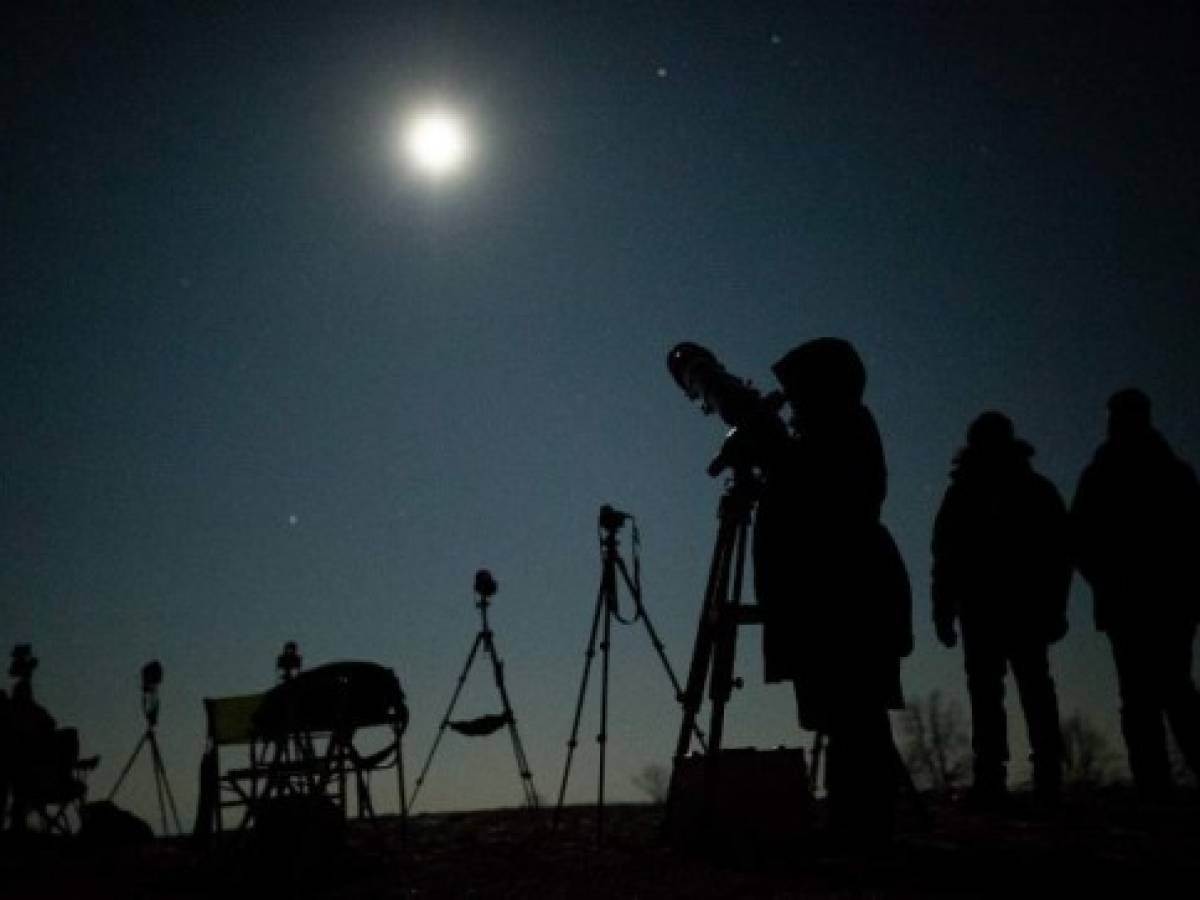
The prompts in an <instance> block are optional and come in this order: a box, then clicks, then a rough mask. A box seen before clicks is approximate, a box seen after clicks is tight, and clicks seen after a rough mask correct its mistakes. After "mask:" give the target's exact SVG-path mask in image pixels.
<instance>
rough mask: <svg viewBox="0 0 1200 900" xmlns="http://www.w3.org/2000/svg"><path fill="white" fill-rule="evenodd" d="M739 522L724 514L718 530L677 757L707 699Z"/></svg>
mask: <svg viewBox="0 0 1200 900" xmlns="http://www.w3.org/2000/svg"><path fill="white" fill-rule="evenodd" d="M736 526H737V523H736V522H735V521H732V520H731V519H730V518H729V517H727V516H722V517H721V524H720V527H719V528H718V529H717V541H716V545H715V546H714V547H713V556H712V562H711V564H710V566H709V571H708V583H707V585H706V586H705V589H704V601H703V604H702V605H701V608H700V623H699V625H698V626H697V629H696V641H695V643H694V644H693V647H692V662H691V666H690V667H689V668H688V678H687V685H686V687H685V688H684V691H683V724H682V725H681V726H680V729H679V738H678V740H677V741H676V744H675V760H676V761H678V760H681V759H683V758H684V757H685V756H686V755H687V751H688V746H689V745H690V744H691V741H692V734H693V732H694V731H695V729H696V717H697V716H698V715H699V713H700V706H701V704H702V703H703V702H704V684H705V682H706V681H707V680H708V668H709V663H710V662H711V660H712V652H713V644H714V642H715V639H716V635H717V617H718V616H719V615H720V608H721V606H723V605H724V595H725V590H726V586H727V585H728V582H729V561H730V558H731V556H732V552H733V546H734V544H735V542H736V540H737V527H736ZM719 749H720V744H719V743H713V742H712V741H711V740H710V746H709V752H715V751H716V750H719Z"/></svg>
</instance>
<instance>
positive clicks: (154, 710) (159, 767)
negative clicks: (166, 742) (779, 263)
mask: <svg viewBox="0 0 1200 900" xmlns="http://www.w3.org/2000/svg"><path fill="white" fill-rule="evenodd" d="M142 712H143V713H144V715H145V716H146V730H145V732H144V733H143V734H142V737H141V739H140V740H138V742H137V746H135V747H134V748H133V753H132V755H131V756H130V757H129V761H128V762H127V763H125V768H123V769H122V770H121V774H120V775H119V776H117V782H116V784H114V785H113V788H112V790H111V791H109V792H108V799H109V800H110V801H111V800H112V798H113V797H115V796H116V795H117V791H119V790H120V789H121V785H122V784H123V783H124V782H125V776H126V775H128V774H129V771H130V769H132V768H133V764H134V762H135V761H136V760H137V758H138V755H139V754H140V753H141V752H142V748H143V747H147V746H148V747H149V748H150V763H151V767H152V769H153V771H154V791H155V793H156V794H157V796H158V814H159V816H160V817H161V819H162V831H163V834H168V833H169V832H168V831H167V805H166V803H164V802H163V798H164V796H165V797H166V801H167V803H169V804H170V807H171V818H172V819H174V820H175V833H176V834H183V827H182V826H181V825H180V824H179V812H178V811H177V810H176V809H175V795H174V794H173V793H172V792H171V784H170V782H168V781H167V769H166V766H164V765H163V759H162V753H161V752H160V751H159V749H158V738H157V737H156V736H155V726H156V725H157V724H158V697H157V694H156V693H155V692H147V693H144V694H143V695H142Z"/></svg>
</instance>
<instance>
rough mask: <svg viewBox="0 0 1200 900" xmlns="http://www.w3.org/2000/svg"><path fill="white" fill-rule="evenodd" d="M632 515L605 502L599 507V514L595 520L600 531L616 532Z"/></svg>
mask: <svg viewBox="0 0 1200 900" xmlns="http://www.w3.org/2000/svg"><path fill="white" fill-rule="evenodd" d="M632 518H633V516H632V515H630V514H629V513H627V512H621V510H619V509H613V508H612V507H611V506H609V505H608V504H607V503H605V504H604V505H603V506H602V507H600V515H599V517H598V519H597V522H598V524H599V526H600V530H601V531H608V532H614V533H615V532H617V531H620V530H621V527H622V526H623V525H624V524H625V523H626V522H627V521H628V520H629V519H632Z"/></svg>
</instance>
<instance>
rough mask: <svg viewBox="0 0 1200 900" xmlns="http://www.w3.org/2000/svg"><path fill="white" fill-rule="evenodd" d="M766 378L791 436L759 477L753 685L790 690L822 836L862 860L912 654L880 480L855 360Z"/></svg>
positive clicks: (879, 454) (880, 806)
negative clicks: (852, 849) (812, 743)
mask: <svg viewBox="0 0 1200 900" xmlns="http://www.w3.org/2000/svg"><path fill="white" fill-rule="evenodd" d="M772 370H773V372H774V373H775V375H776V377H777V378H778V380H779V383H780V385H781V386H782V388H783V392H784V396H785V398H786V400H787V402H788V404H789V406H790V408H791V413H792V417H791V425H792V432H791V434H790V436H788V437H787V438H786V445H785V446H784V447H781V448H778V449H777V450H776V452H774V453H773V454H772V455H771V458H770V460H769V462H768V464H767V465H765V466H764V483H763V489H762V495H761V498H760V500H759V503H758V511H757V515H756V518H755V529H754V582H755V593H756V595H757V597H758V603H759V606H760V608H761V610H762V612H763V662H764V669H765V673H764V674H765V678H766V680H767V681H768V682H784V681H790V682H792V685H793V689H794V691H795V695H796V705H797V713H798V717H799V720H800V726H801V727H802V728H804V729H806V730H810V731H815V732H817V733H819V734H824V735H827V736H828V738H829V754H828V764H827V766H826V770H825V787H826V792H827V796H828V800H829V815H830V825H831V828H832V830H833V831H834V832H835V836H836V837H837V838H838V839H844V840H845V841H846V842H847V843H848V844H850V845H851V846H860V845H862V844H864V843H872V842H875V841H877V840H886V838H887V837H888V836H889V835H890V833H891V829H892V816H893V805H894V798H895V791H896V787H897V785H898V783H899V770H898V766H899V765H900V763H899V757H898V754H897V753H896V748H895V745H894V743H893V742H892V735H891V725H890V721H889V719H888V710H889V709H898V708H901V707H902V706H903V698H902V696H901V686H900V658H901V657H903V656H907V655H908V653H909V652H910V651H911V649H912V623H911V594H910V591H909V583H908V574H907V572H906V571H905V569H904V563H903V561H902V559H901V558H900V554H899V551H898V550H897V549H896V545H895V543H894V542H893V541H892V539H891V535H890V534H888V532H887V530H886V529H885V528H884V527H883V526H882V525H881V524H880V521H879V516H880V508H881V506H882V504H883V500H884V497H885V495H886V493H887V469H886V466H885V463H884V455H883V447H882V443H881V441H880V438H879V431H878V429H877V427H876V425H875V420H874V418H873V417H872V415H871V413H870V411H869V410H868V409H867V407H866V406H864V405H863V402H862V394H863V389H864V387H865V385H866V370H865V368H864V367H863V364H862V361H861V359H860V358H859V356H858V354H857V352H856V351H855V350H854V348H853V347H852V346H851V345H850V344H849V343H848V342H846V341H844V340H841V339H839V338H820V339H817V340H813V341H808V342H806V343H804V344H801V345H800V346H798V347H796V348H795V349H793V350H792V351H791V352H790V353H788V354H787V355H786V356H784V357H783V358H782V359H781V360H779V362H777V363H776V364H775V365H774V366H773V367H772Z"/></svg>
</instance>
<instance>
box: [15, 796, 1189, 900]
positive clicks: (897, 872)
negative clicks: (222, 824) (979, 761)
mask: <svg viewBox="0 0 1200 900" xmlns="http://www.w3.org/2000/svg"><path fill="white" fill-rule="evenodd" d="M924 802H925V805H926V809H927V811H928V821H927V822H922V820H921V818H920V817H919V816H918V815H917V811H916V809H915V807H914V806H913V805H912V804H911V803H909V804H908V805H907V807H906V808H902V810H901V816H900V827H899V829H898V833H897V836H896V839H895V840H894V842H892V844H891V845H889V846H887V847H884V848H877V849H875V850H867V849H864V848H855V847H846V846H844V845H841V844H838V843H834V842H831V841H830V840H828V839H826V838H825V837H823V832H822V831H821V829H820V817H821V815H822V814H823V813H822V811H821V810H820V808H819V805H818V808H817V809H816V810H814V811H813V815H812V818H813V821H812V824H811V827H808V828H805V829H803V830H801V831H800V832H793V833H792V834H785V835H774V836H772V835H769V834H765V833H763V832H762V830H761V829H760V828H758V827H757V825H756V823H755V822H753V821H750V822H725V823H722V824H724V825H726V826H728V827H726V828H724V829H722V830H721V831H720V833H718V834H717V835H715V836H714V837H713V838H712V839H711V840H709V841H708V842H706V843H705V844H704V845H702V846H695V847H692V848H690V849H689V848H682V847H679V846H673V845H672V844H671V843H669V842H667V841H665V840H664V839H663V838H664V833H663V829H662V827H661V825H662V812H661V809H659V808H656V807H652V806H640V805H627V806H614V807H608V808H607V809H606V814H605V834H604V841H603V843H602V844H598V843H597V828H596V818H595V811H594V809H593V808H590V807H570V808H568V809H566V810H564V813H563V816H562V820H561V822H560V827H558V828H557V829H555V828H552V827H551V826H552V820H553V811H551V810H538V811H529V810H520V809H518V810H491V811H481V812H472V813H444V814H427V815H421V816H417V817H414V818H413V819H411V820H410V822H409V823H408V827H407V830H406V833H402V830H401V828H400V823H399V821H398V820H396V819H382V820H380V821H378V822H375V823H351V824H350V826H349V827H348V828H347V829H346V831H345V832H344V834H343V835H341V836H340V838H339V836H337V835H332V836H331V835H328V834H324V835H322V836H321V837H320V838H319V839H315V838H313V837H312V836H311V835H310V836H308V837H301V838H300V839H299V840H297V839H296V837H295V835H288V836H287V837H286V838H285V839H284V840H272V839H270V838H264V837H263V836H261V835H259V836H255V835H250V834H247V835H237V836H232V837H227V838H226V839H224V840H221V841H218V842H214V843H212V844H210V845H209V846H207V847H201V846H199V845H197V844H196V843H194V842H192V841H191V840H188V839H159V840H155V841H152V842H151V843H149V844H146V845H142V846H136V847H125V848H121V849H111V848H110V849H103V848H101V847H98V846H92V845H89V844H88V843H87V842H85V841H81V840H79V839H70V840H65V839H51V838H44V837H40V836H30V837H28V838H25V839H22V840H14V839H13V838H11V837H6V839H5V841H4V843H3V845H0V896H3V897H6V898H8V897H11V898H25V897H29V898H60V897H61V898H79V900H90V898H109V897H111V898H114V900H115V898H123V900H124V898H165V900H170V898H198V897H241V896H247V897H270V898H275V897H281V898H287V897H295V898H300V897H314V898H364V900H365V898H426V897H428V898H441V897H505V898H508V897H511V898H517V897H521V898H529V897H563V898H566V897H570V898H593V897H595V898H599V897H622V898H639V897H644V898H662V897H693V898H717V897H722V898H725V897H815V898H827V897H828V898H832V897H929V896H979V897H1012V898H1014V900H1026V898H1027V897H1028V898H1032V897H1033V896H1042V895H1044V894H1045V893H1047V892H1054V893H1060V894H1062V895H1065V896H1093V897H1102V896H1131V897H1134V896H1137V895H1139V894H1149V895H1154V896H1164V895H1171V896H1173V895H1181V896H1190V895H1191V894H1192V893H1193V891H1194V889H1195V885H1196V884H1197V883H1200V803H1198V802H1197V800H1196V796H1195V794H1194V793H1191V794H1187V795H1184V796H1182V797H1181V798H1180V799H1179V800H1177V801H1175V802H1172V803H1168V804H1155V805H1145V804H1142V803H1139V802H1138V800H1137V798H1136V797H1134V796H1133V795H1132V794H1130V793H1129V792H1128V791H1126V790H1123V789H1119V788H1114V789H1104V790H1091V791H1079V792H1073V793H1070V794H1068V795H1067V796H1066V797H1065V798H1064V800H1063V802H1062V804H1061V805H1060V807H1059V808H1058V809H1056V810H1051V811H1047V810H1044V809H1039V808H1038V807H1036V806H1035V805H1034V804H1033V803H1032V801H1031V800H1030V799H1029V798H1028V797H1026V796H1023V795H1018V796H1016V797H1015V798H1014V799H1013V801H1012V803H1011V804H1010V806H1009V807H1008V808H1007V809H1005V810H1003V811H1001V812H999V813H991V814H987V815H984V814H979V813H974V812H971V811H970V810H969V809H967V808H966V807H965V806H963V805H962V804H961V803H957V802H954V801H949V800H944V799H933V798H926V799H925V801H924Z"/></svg>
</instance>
